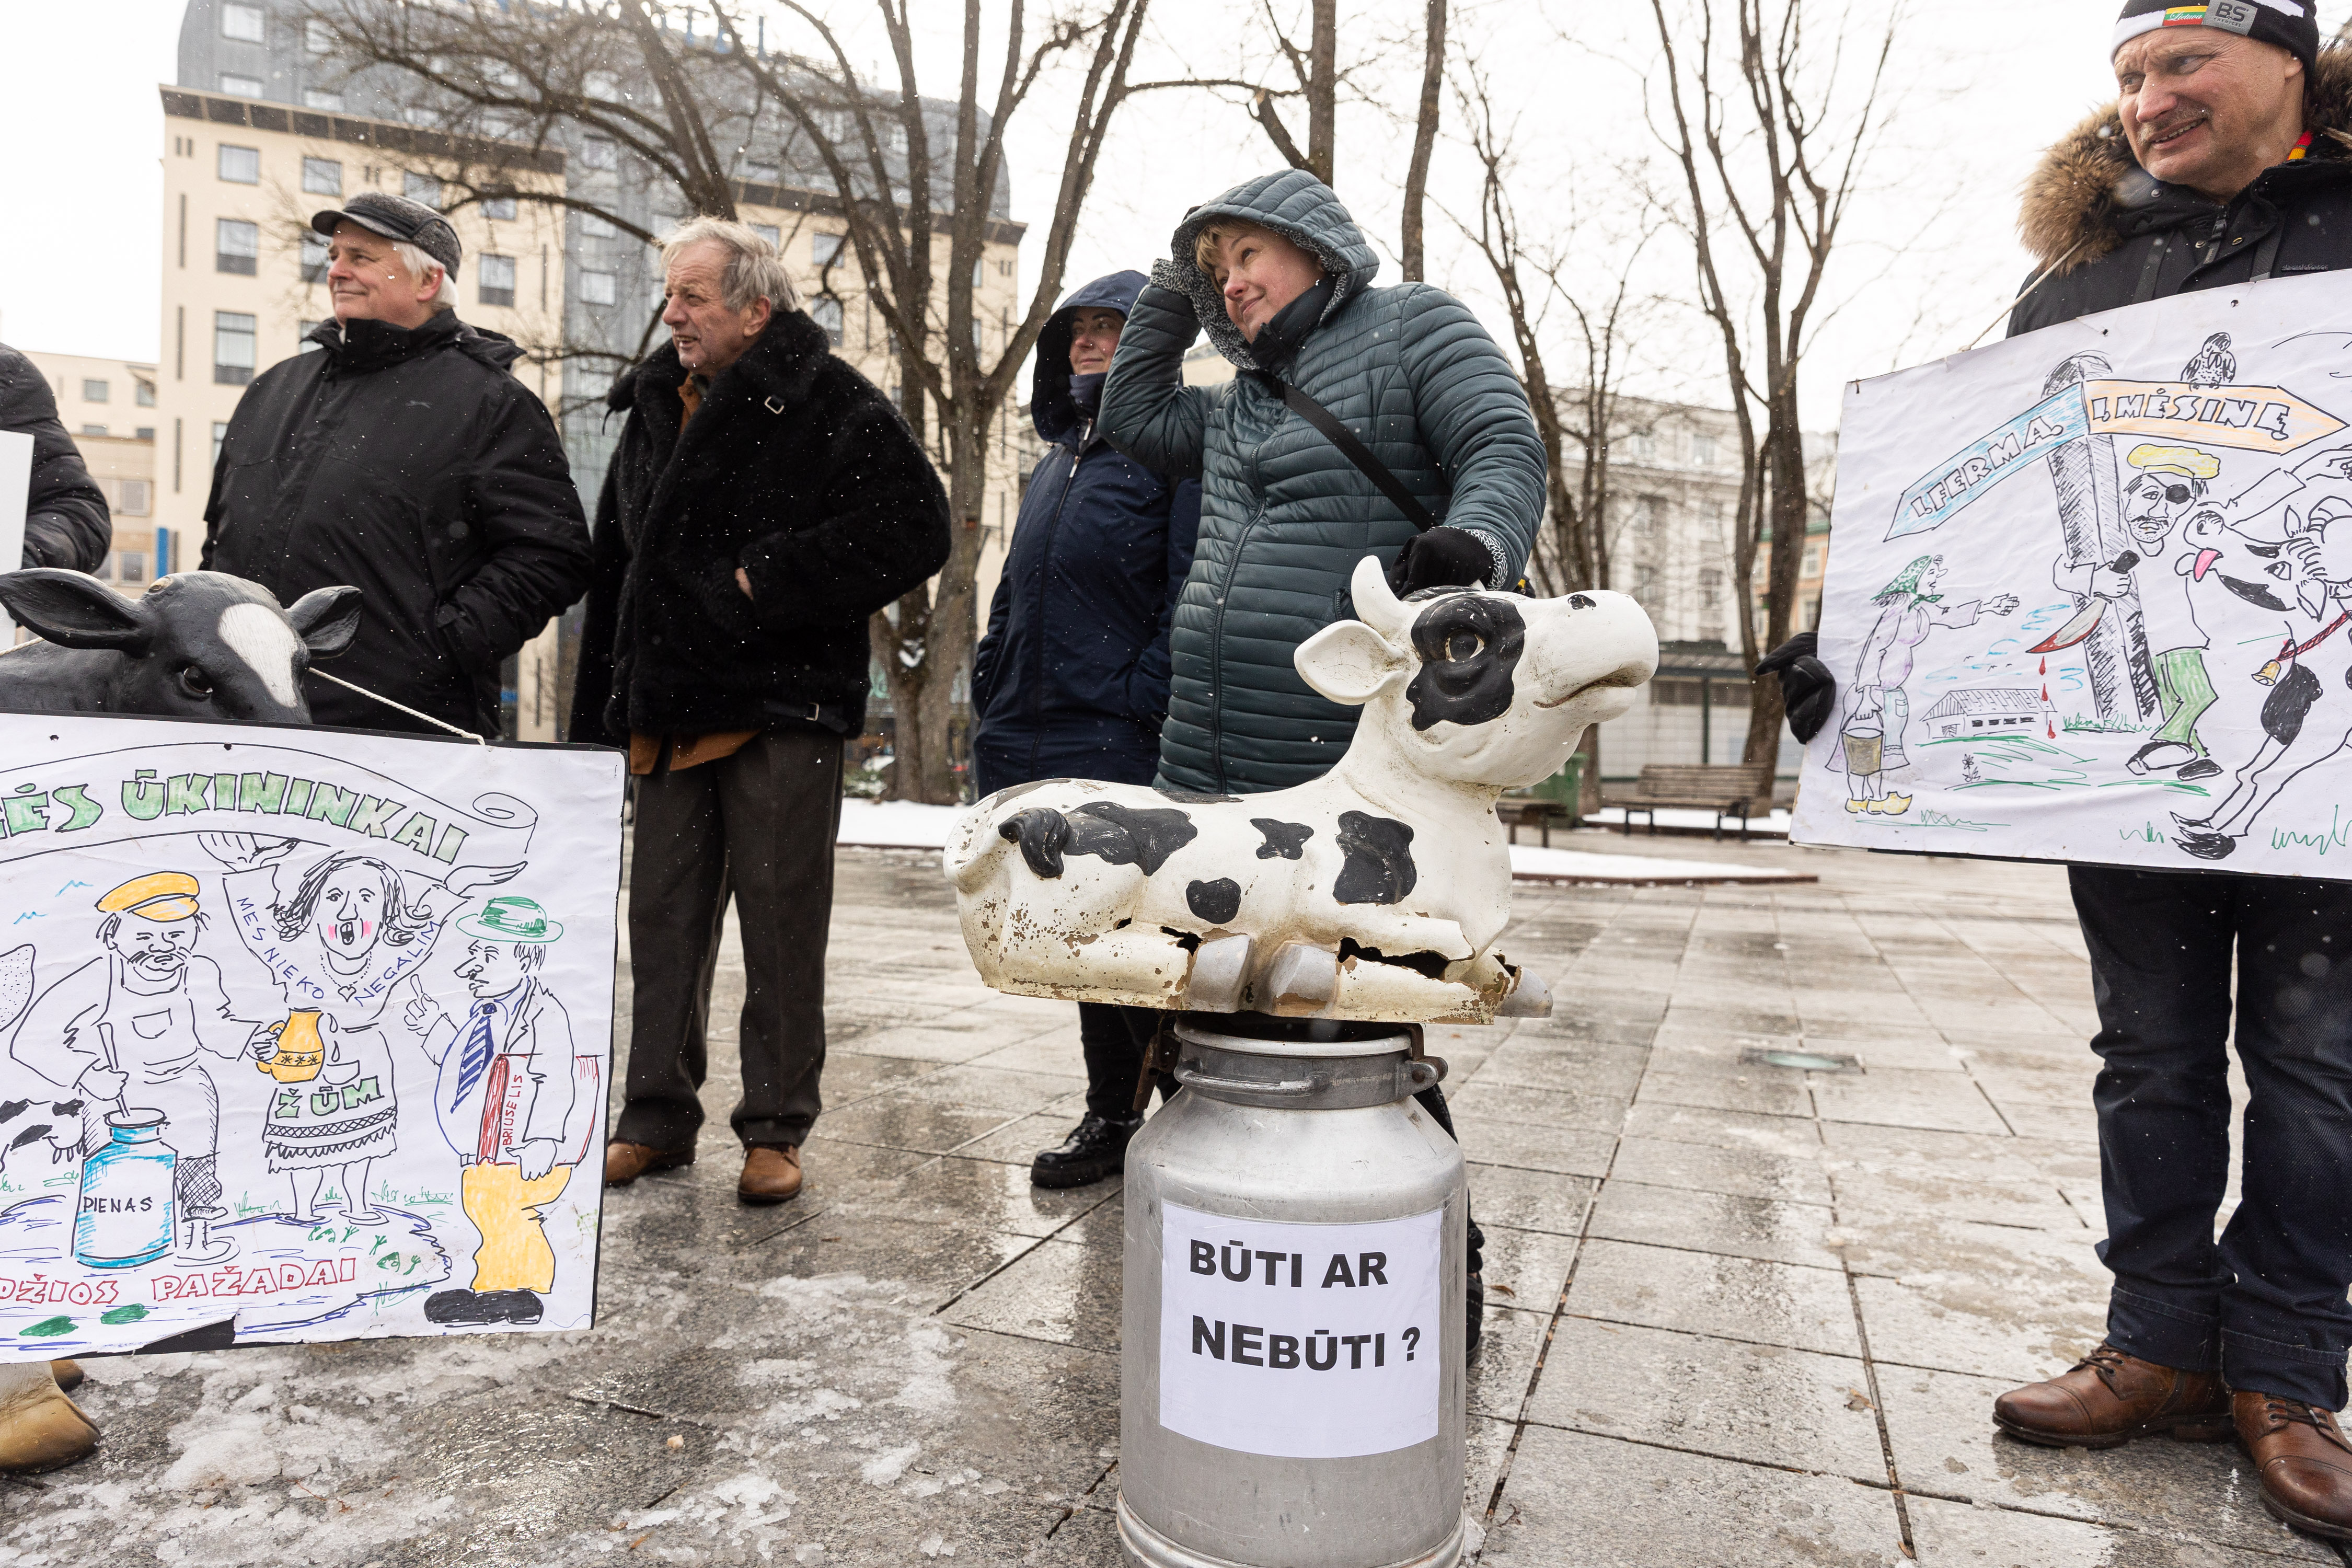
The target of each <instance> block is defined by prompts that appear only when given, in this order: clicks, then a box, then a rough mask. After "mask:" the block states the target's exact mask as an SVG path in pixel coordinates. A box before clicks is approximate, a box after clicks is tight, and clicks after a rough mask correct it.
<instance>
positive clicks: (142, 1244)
mask: <svg viewBox="0 0 2352 1568" xmlns="http://www.w3.org/2000/svg"><path fill="white" fill-rule="evenodd" d="M98 1037H99V1040H100V1044H102V1045H103V1046H104V1047H106V1065H107V1066H108V1067H110V1068H114V1067H115V1066H116V1061H115V1055H114V1030H113V1027H112V1026H110V1025H107V1024H100V1025H99V1026H98ZM118 1070H119V1069H118ZM164 1125H165V1121H164V1116H163V1112H162V1111H160V1110H148V1109H145V1108H140V1109H135V1110H134V1109H133V1108H131V1106H130V1105H129V1104H128V1103H126V1102H125V1101H124V1100H122V1099H121V1098H117V1099H116V1100H115V1102H114V1109H113V1110H110V1111H108V1112H107V1113H106V1127H107V1141H106V1142H105V1143H103V1144H102V1145H100V1148H99V1150H98V1152H95V1153H93V1154H91V1155H90V1156H89V1158H88V1159H86V1160H84V1161H83V1162H82V1163H81V1196H80V1199H79V1202H78V1203H76V1205H74V1245H73V1250H74V1261H75V1262H77V1263H79V1264H80V1265H81V1266H82V1267H83V1268H133V1267H135V1266H137V1265H139V1264H142V1263H152V1262H154V1261H155V1259H157V1258H161V1257H163V1255H164V1254H165V1253H167V1252H169V1251H171V1250H172V1238H173V1236H174V1235H176V1234H177V1231H176V1229H175V1227H174V1226H173V1213H172V1187H173V1180H174V1178H175V1177H176V1175H177V1174H178V1166H179V1156H178V1155H177V1154H175V1153H173V1152H172V1150H171V1148H170V1146H169V1145H167V1144H166V1143H164V1142H163V1128H164Z"/></svg>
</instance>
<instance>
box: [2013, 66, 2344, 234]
mask: <svg viewBox="0 0 2352 1568" xmlns="http://www.w3.org/2000/svg"><path fill="white" fill-rule="evenodd" d="M2306 98H2307V100H2308V101H2309V103H2310V104H2311V105H2312V111H2311V126H2310V128H2311V129H2312V130H2313V131H2315V132H2317V133H2318V134H2316V135H2315V136H2314V137H2313V138H2312V143H2311V153H2310V156H2311V157H2313V158H2329V159H2340V158H2345V157H2347V149H2352V45H2343V44H2336V45H2330V46H2329V47H2326V48H2324V49H2322V50H2320V51H2319V59H2318V61H2317V63H2316V64H2315V65H2314V66H2313V68H2312V80H2311V88H2310V90H2309V92H2308V93H2307V94H2306ZM2182 195H2188V193H2183V192H2181V191H2179V188H2178V187H2176V186H2171V185H2168V184H2165V183H2164V182H2163V181H2161V180H2158V179H2157V178H2155V177H2154V176H2153V175H2151V174H2148V172H2147V170H2145V169H2143V168H2141V167H2140V166H2139V160H2138V159H2137V158H2135V157H2134V156H2133V155H2132V150H2131V143H2130V142H2128V141H2126V139H2125V137H2124V128H2123V121H2122V120H2121V118H2120V117H2119V116H2118V115H2117V114H2116V105H2115V104H2114V103H2112V102H2111V103H2109V104H2107V105H2106V106H2105V108H2102V109H2099V110H2094V111H2093V112H2092V113H2090V114H2088V115H2086V116H2084V119H2083V121H2081V123H2079V124H2077V125H2076V126H2075V127H2074V129H2073V130H2072V131H2069V132H2067V133H2066V134H2065V135H2064V136H2063V137H2061V138H2060V139H2059V140H2058V142H2056V144H2054V145H2053V146H2052V147H2051V149H2050V150H2049V151H2048V152H2047V153H2043V154H2042V163H2041V164H2040V165H2039V166H2038V167H2036V168H2035V170H2034V171H2033V174H2032V177H2031V178H2029V179H2028V180H2027V181H2026V182H2025V199H2024V203H2023V205H2022V207H2021V210H2020V211H2019V213H2018V217H2017V231H2018V237H2019V238H2020V239H2021V240H2022V241H2023V242H2024V245H2025V248H2026V249H2027V250H2028V251H2030V252H2032V256H2033V259H2034V266H2035V267H2036V268H2051V269H2052V272H2053V276H2057V277H2063V276H2064V275H2065V274H2067V273H2069V272H2072V271H2074V269H2075V268H2078V267H2082V266H2084V265H2085V264H2087V263H2089V262H2093V261H2096V260H2097V259H2098V258H2100V257H2102V256H2105V255H2106V254H2107V252H2109V251H2111V250H2113V249H2115V248H2116V247H2117V246H2118V245H2121V244H2122V243H2123V242H2124V241H2125V240H2126V239H2128V238H2130V237H2132V236H2133V235H2135V234H2137V233H2140V232H2143V231H2144V228H2145V226H2146V218H2147V216H2152V211H2151V209H2155V208H2158V207H2160V206H2162V205H2165V203H2166V198H2167V197H2168V196H2169V197H2172V198H2174V199H2175V200H2178V199H2179V197H2180V196H2182ZM2189 199H2190V200H2193V201H2195V202H2197V203H2198V204H2200V205H2203V206H2210V204H2206V203H2205V202H2204V198H2202V197H2200V196H2193V195H2192V196H2190V197H2189ZM2135 219H2138V220H2140V221H2137V222H2136V221H2135Z"/></svg>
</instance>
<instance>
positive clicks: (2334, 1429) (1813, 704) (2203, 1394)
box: [1763, 0, 2352, 1541]
mask: <svg viewBox="0 0 2352 1568" xmlns="http://www.w3.org/2000/svg"><path fill="white" fill-rule="evenodd" d="M2111 54H2112V63H2113V66H2114V69H2115V76H2116V87H2117V89H2118V97H2117V99H2116V102H2115V103H2114V104H2113V105H2112V106H2111V107H2109V108H2106V109H2103V110H2099V111H2097V112H2096V113H2095V114H2093V115H2091V116H2090V117H2089V118H2088V119H2086V120H2084V121H2083V122H2082V123H2081V124H2079V125H2077V126H2075V127H2074V130H2073V131H2072V132H2069V133H2068V134H2067V135H2066V136H2064V137H2063V138H2062V139H2061V140H2060V141H2059V142H2058V143H2057V145H2055V146H2054V147H2053V148H2052V149H2051V150H2050V152H2049V153H2047V154H2046V155H2045V156H2044V158H2043V159H2042V165H2041V167H2040V168H2039V169H2038V170H2037V171H2036V172H2035V174H2034V175H2033V177H2032V179H2031V180H2029V181H2028V182H2027V184H2026V190H2025V203H2024V210H2023V213H2022V215H2021V219H2020V228H2021V232H2022V235H2023V237H2024V240H2025V244H2026V247H2027V248H2028V249H2029V250H2031V251H2032V252H2033V253H2034V257H2035V267H2034V272H2033V275H2032V277H2031V278H2030V279H2028V280H2027V284H2026V288H2025V292H2024V294H2023V296H2022V298H2021V300H2019V302H2018V304H2017V307H2016V309H2015V310H2014V312H2013V313H2012V315H2011V320H2010V331H2011V334H2012V335H2014V334H2016V333H2019V332H2024V331H2032V330H2033V329H2035V328H2037V327H2046V326H2050V325H2053V324H2054V323H2057V322H2061V321H2072V320H2074V319H2075V318H2077V317H2080V316H2084V315H2088V314H2090V313H2092V312H2094V311H2098V310H2114V309H2116V308H2117V307H2119V306H2125V305H2130V304H2134V303H2137V302H2140V301H2145V300H2157V299H2162V298H2166V297H2168V296H2172V295H2178V294H2184V293H2189V292H2191V291H2195V290H2201V289H2243V288H2246V287H2248V286H2252V287H2254V288H2260V287H2262V286H2263V284H2262V281H2261V280H2262V279H2268V278H2273V277H2281V276H2287V275H2292V274H2302V273H2313V272H2326V271H2333V270H2336V269H2339V268H2352V156H2347V147H2352V49H2347V48H2346V47H2341V46H2337V47H2329V48H2326V49H2322V48H2321V47H2319V27H2318V22H2317V20H2316V18H2315V16H2314V15H2313V13H2312V5H2311V0H2210V4H2206V5H2167V4H2164V3H2163V0H2130V3H2129V4H2127V5H2125V7H2124V9H2123V15H2122V16H2121V17H2119V18H2118V19H2117V21H2116V31H2115V35H2114V44H2113V47H2112V50H2111ZM2347 284H2352V279H2347ZM2347 298H2352V289H2347ZM2214 305H2215V307H2216V310H2215V319H2216V321H2221V318H2222V317H2223V316H2225V315H2226V314H2227V310H2228V307H2227V304H2226V303H2225V302H2224V301H2223V300H2221V299H2216V300H2215V301H2214ZM2341 324H2342V323H2341V322H2340V321H2335V320H2334V319H2333V318H2329V319H2327V320H2324V321H2315V322H2314V323H2313V325H2314V326H2315V327H2319V328H2326V327H2330V326H2340V325H2341ZM2238 353H2239V359H2240V363H2241V365H2242V372H2241V374H2242V379H2244V380H2246V381H2249V382H2260V381H2262V380H2263V379H2264V378H2265V373H2264V370H2263V365H2262V363H2261V345H2257V344H2252V343H2241V344H2240V345H2239V348H2238ZM2108 482H2110V483H2112V482H2114V480H2113V476H2112V475H2111V476H2110V478H2109V480H2108ZM2151 588H2152V584H2150V585H2143V586H2142V588H2141V590H2140V591H2141V592H2142V593H2143V594H2145V593H2147V592H2150V591H2151ZM2334 646H2335V647H2336V653H2335V654H2333V655H2330V656H2329V657H2330V658H2333V659H2334V661H2335V662H2334V665H2333V668H2330V669H2328V670H2327V671H2326V679H2328V680H2330V681H2334V680H2340V679H2345V677H2346V673H2347V672H2346V668H2345V666H2346V664H2347V658H2346V650H2345V647H2344V646H2343V645H2341V644H2336V645H2334ZM1814 652H1815V650H1814V649H1812V648H1809V647H1802V646H1801V645H1799V644H1794V643H1792V644H1791V645H1790V646H1789V647H1784V648H1780V649H1776V650H1774V652H1773V654H1772V656H1771V657H1770V658H1768V659H1767V660H1766V661H1765V664H1764V666H1763V668H1764V669H1766V670H1768V671H1769V672H1771V673H1775V674H1778V675H1779V676H1780V679H1781V683H1782V689H1783V692H1784V694H1785V696H1786V697H1787V699H1788V710H1789V712H1790V715H1791V719H1790V723H1791V727H1792V728H1796V729H1797V731H1798V736H1799V739H1801V740H1804V739H1810V738H1811V734H1810V731H1817V730H1818V729H1819V728H1820V727H1821V722H1822V715H1823V714H1824V713H1825V712H1826V711H1828V710H1832V709H1833V708H1834V701H1833V700H1832V680H1831V678H1830V672H1829V671H1828V670H1827V669H1826V668H1823V667H1822V665H1821V663H1820V661H1819V660H1818V658H1813V657H1811V656H1812V655H1813V653H1814ZM2068 876H2069V879H2070V881H2071V884H2072V888H2073V892H2074V907H2075V910H2076V912H2077V913H2078V914H2079V916H2080V917H2081V920H2082V925H2083V939H2084V945H2085V946H2086V948H2087V949H2088V950H2089V953H2090V960H2091V973H2092V977H2093V981H2094V991H2095V997H2096V1000H2097V1005H2098V1010H2099V1032H2098V1034H2097V1036H2096V1037H2095V1038H2094V1039H2093V1040H2092V1042H2091V1044H2092V1048H2093V1049H2094V1050H2095V1051H2096V1052H2097V1053H2098V1056H2099V1058H2100V1060H2101V1070H2100V1072H2099V1075H2098V1079H2097V1082H2096V1084H2095V1087H2094V1089H2093V1091H2092V1100H2093V1104H2094V1107H2095V1110H2096V1111H2097V1114H2098V1126H2099V1156H2100V1173H2101V1184H2102V1188H2103V1193H2104V1197H2105V1211H2106V1214H2105V1218H2106V1228H2107V1239H2106V1240H2105V1241H2104V1242H2102V1243H2101V1244H2100V1246H2099V1257H2100V1260H2101V1261H2102V1262H2104V1263H2105V1265H2106V1267H2107V1269H2108V1271H2109V1272H2110V1273H2111V1274H2113V1275H2114V1277H2115V1283H2114V1286H2113V1289H2111V1291H2110V1293H2109V1296H2108V1306H2107V1323H2106V1336H2105V1342H2104V1343H2102V1344H2101V1345H2100V1346H2099V1347H2098V1348H2097V1349H2096V1350H2095V1351H2093V1352H2091V1353H2090V1354H2089V1355H2088V1356H2086V1357H2085V1358H2084V1360H2083V1361H2082V1362H2081V1363H2078V1364H2077V1365H2076V1366H2075V1367H2074V1370H2073V1371H2071V1372H2068V1373H2064V1374H2063V1375H2061V1376H2058V1377H2054V1378H2051V1379H2049V1380H2047V1381H2045V1382H2042V1383H2035V1384H2028V1385H2026V1386H2025V1387H2022V1388H2018V1389H2012V1390H2011V1391H2010V1392H2009V1393H2007V1394H2002V1395H2001V1396H2000V1398H1999V1399H1998V1400H1996V1401H1995V1402H1994V1405H1993V1419H1994V1420H1995V1422H1996V1423H1997V1424H1998V1425H1999V1426H2000V1428H2001V1429H2002V1430H2003V1431H2005V1432H2007V1433H2009V1434H2010V1435H2011V1436H2014V1437H2018V1438H2021V1439H2023V1440H2025V1441H2027V1442H2032V1443H2041V1444H2046V1445H2049V1446H2051V1447H2083V1448H2107V1447H2115V1446H2116V1445H2118V1444H2121V1443H2126V1442H2129V1441H2131V1440H2132V1439H2133V1438H2136V1437H2143V1436H2159V1435H2168V1436H2174V1437H2179V1438H2188V1439H2191V1440H2213V1441H2220V1440H2224V1439H2227V1438H2229V1437H2230V1436H2232V1435H2233V1434H2234V1435H2235V1436H2237V1438H2238V1439H2239V1440H2240V1441H2241V1442H2242V1443H2243V1444H2244V1445H2245V1447H2246V1449H2247V1451H2248V1452H2249V1454H2250V1455H2251V1456H2252V1459H2253V1467H2254V1470H2255V1472H2256V1474H2257V1476H2258V1478H2259V1480H2260V1484H2261V1489H2262V1498H2263V1505H2264V1506H2265V1507H2266V1508H2268V1509H2269V1510H2270V1511H2271V1512H2272V1513H2273V1515H2274V1516H2276V1517H2277V1518H2279V1519H2281V1520H2283V1521H2285V1522H2286V1523H2288V1524H2290V1525H2292V1526H2294V1528H2295V1529H2297V1530H2301V1531H2307V1532H2309V1533H2311V1534H2314V1535H2319V1536H2324V1537H2326V1538H2329V1539H2332V1540H2336V1541H2352V1445H2347V1442H2346V1439H2345V1436H2344V1434H2343V1433H2342V1431H2341V1430H2340V1429H2339V1428H2338V1426H2336V1416H2335V1414H2334V1413H2335V1412H2336V1411H2338V1410H2341V1409H2343V1408H2344V1406H2345V1404H2346V1392H2347V1391H2346V1384H2345V1362H2346V1353H2347V1349H2352V1307H2348V1306H2347V1301H2346V1287H2347V1283H2352V951H2347V950H2352V883H2347V882H2341V881H2320V880H2316V879H2307V878H2306V879H2293V878H2284V877H2252V876H2243V875H2231V874H2228V873H2221V872H2190V871H2138V870H2127V869H2124V868H2116V867H2106V866H2074V867H2071V868H2069V869H2068ZM2233 1025H2234V1036H2235V1045H2236V1048H2237V1053H2238V1058H2239V1060H2240V1062H2241V1064H2242V1066H2243V1068H2244V1069H2245V1079H2246V1084H2247V1088H2248V1090H2249V1098H2248V1100H2247V1104H2246V1113H2245V1124H2244V1133H2243V1137H2242V1142H2241V1149H2240V1158H2241V1162H2242V1184H2243V1185H2242V1200H2241V1202H2240V1204H2239V1206H2238V1209H2237V1212H2236V1213H2235V1214H2234V1215H2231V1219H2230V1223H2229V1226H2228V1228H2227V1229H2226V1230H2224V1231H2223V1232H2222V1234H2221V1238H2220V1239H2219V1241H2218V1242H2217V1241H2216V1239H2215V1237H2214V1225H2215V1221H2216V1218H2217V1216H2218V1212H2219V1210H2220V1208H2221V1205H2222V1203H2223V1201H2224V1197H2225V1194H2226V1190H2227V1188H2228V1186H2229V1178H2230V1156H2231V1136H2230V1134H2231V1103H2230V1099H2231V1097H2230V1088H2229V1049H2230V1046H2231V1037H2232V1026H2233ZM2214 1506H2216V1507H2219V1506H2220V1502H2219V1500H2215V1503H2214Z"/></svg>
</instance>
